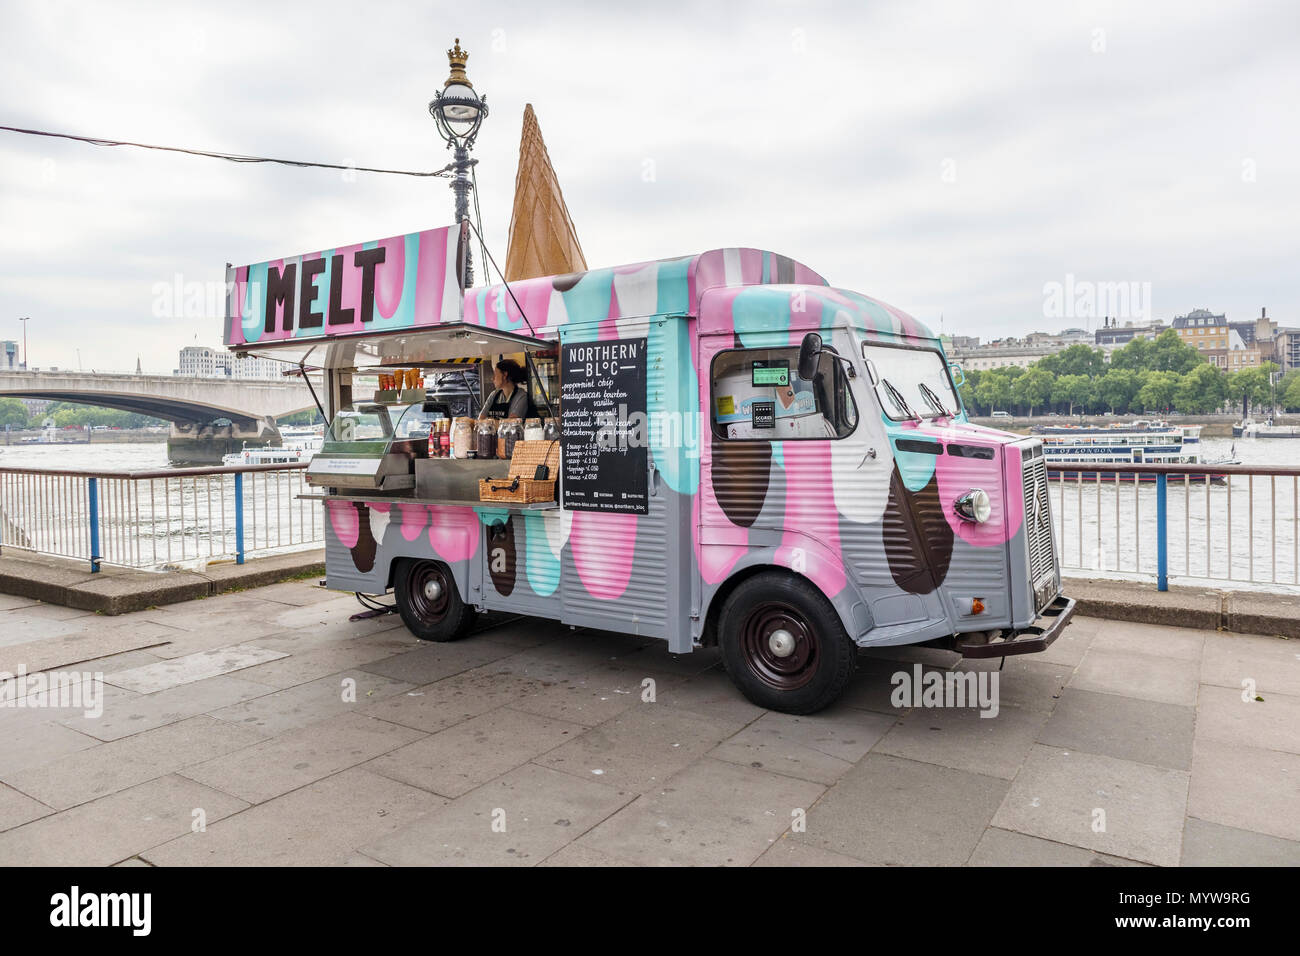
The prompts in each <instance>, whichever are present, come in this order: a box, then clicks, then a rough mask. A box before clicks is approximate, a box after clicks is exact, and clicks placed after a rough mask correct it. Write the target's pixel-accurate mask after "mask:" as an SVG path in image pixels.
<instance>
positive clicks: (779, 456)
mask: <svg viewBox="0 0 1300 956" xmlns="http://www.w3.org/2000/svg"><path fill="white" fill-rule="evenodd" d="M772 461H773V462H774V463H775V464H776V465H777V466H778V467H779V468H780V469H781V470H782V471H785V442H783V441H774V442H772Z"/></svg>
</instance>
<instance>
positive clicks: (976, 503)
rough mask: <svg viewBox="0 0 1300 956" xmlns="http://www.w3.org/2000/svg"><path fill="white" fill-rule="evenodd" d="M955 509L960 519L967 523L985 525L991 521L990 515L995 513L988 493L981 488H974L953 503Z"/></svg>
mask: <svg viewBox="0 0 1300 956" xmlns="http://www.w3.org/2000/svg"><path fill="white" fill-rule="evenodd" d="M953 509H954V510H956V512H957V514H958V516H959V517H962V518H964V519H965V520H967V521H973V522H975V524H983V523H984V522H986V521H988V520H989V515H991V514H992V513H993V503H992V502H991V501H990V500H989V495H988V492H987V491H984V490H983V489H981V488H972V489H971V490H970V491H968V492H966V494H964V495H962V496H961V497H960V498H958V499H957V500H956V501H955V502H953Z"/></svg>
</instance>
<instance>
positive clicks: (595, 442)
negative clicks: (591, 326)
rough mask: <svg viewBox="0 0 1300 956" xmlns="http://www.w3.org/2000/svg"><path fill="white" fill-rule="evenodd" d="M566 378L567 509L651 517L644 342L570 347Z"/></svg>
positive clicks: (563, 371) (562, 367)
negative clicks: (647, 515)
mask: <svg viewBox="0 0 1300 956" xmlns="http://www.w3.org/2000/svg"><path fill="white" fill-rule="evenodd" d="M560 383H561V384H560V396H561V402H560V409H561V411H560V424H561V427H562V428H563V441H562V445H561V447H562V448H563V449H564V461H563V464H562V465H561V469H562V470H563V472H564V481H563V485H562V487H563V489H564V507H566V508H572V509H574V510H576V511H606V512H622V513H630V514H642V515H643V514H649V513H650V498H649V494H650V489H649V472H648V468H649V452H648V450H647V447H646V446H647V444H648V440H649V435H648V434H647V429H648V424H647V419H646V340H645V339H618V340H616V341H608V342H579V343H572V344H566V345H565V346H564V350H563V354H562V356H561V365H560Z"/></svg>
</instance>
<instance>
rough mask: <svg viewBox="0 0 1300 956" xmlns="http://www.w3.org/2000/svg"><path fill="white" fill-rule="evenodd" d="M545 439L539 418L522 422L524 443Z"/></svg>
mask: <svg viewBox="0 0 1300 956" xmlns="http://www.w3.org/2000/svg"><path fill="white" fill-rule="evenodd" d="M545 438H546V432H545V430H544V429H543V428H542V420H541V419H540V418H530V419H528V421H526V422H524V441H542V440H544V439H545Z"/></svg>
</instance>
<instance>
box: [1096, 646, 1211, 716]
mask: <svg viewBox="0 0 1300 956" xmlns="http://www.w3.org/2000/svg"><path fill="white" fill-rule="evenodd" d="M1199 672H1200V667H1199V665H1198V664H1197V662H1196V661H1194V660H1188V659H1186V658H1178V657H1165V656H1159V655H1155V654H1141V653H1137V652H1134V651H1120V650H1108V649H1099V648H1098V647H1097V642H1096V641H1093V646H1092V647H1090V648H1088V653H1087V654H1085V655H1084V656H1083V660H1082V661H1081V662H1080V664H1079V666H1078V668H1077V669H1076V670H1075V672H1074V677H1073V678H1071V680H1070V686H1071V687H1073V688H1075V689H1076V690H1091V691H1096V692H1098V693H1102V694H1116V695H1119V696H1121V697H1137V698H1140V699H1142V700H1154V701H1160V702H1161V703H1165V704H1182V705H1184V706H1189V707H1195V706H1196V689H1197V683H1198V677H1199Z"/></svg>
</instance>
